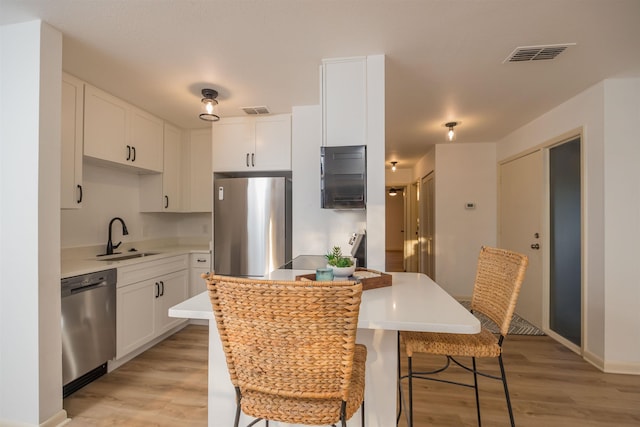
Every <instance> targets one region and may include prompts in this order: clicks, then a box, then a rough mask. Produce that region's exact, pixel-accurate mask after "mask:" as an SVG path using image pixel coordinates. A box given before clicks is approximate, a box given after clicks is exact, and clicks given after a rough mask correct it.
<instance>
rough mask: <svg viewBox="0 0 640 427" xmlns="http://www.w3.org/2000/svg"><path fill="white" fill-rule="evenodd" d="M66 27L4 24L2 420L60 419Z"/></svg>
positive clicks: (0, 119)
mask: <svg viewBox="0 0 640 427" xmlns="http://www.w3.org/2000/svg"><path fill="white" fill-rule="evenodd" d="M61 71H62V35H61V34H60V33H59V32H58V31H56V30H55V29H53V28H52V27H50V26H49V25H47V24H45V23H43V22H41V21H31V22H26V23H20V24H13V25H6V26H2V27H0V99H1V104H0V206H1V209H0V424H2V425H57V424H58V423H59V422H61V421H63V420H64V419H65V418H66V414H65V412H64V411H63V409H62V374H61V371H62V361H61V342H60V287H59V286H60V185H59V180H60V90H61V89H60V87H61V78H62V75H61Z"/></svg>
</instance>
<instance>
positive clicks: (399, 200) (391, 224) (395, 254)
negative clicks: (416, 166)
mask: <svg viewBox="0 0 640 427" xmlns="http://www.w3.org/2000/svg"><path fill="white" fill-rule="evenodd" d="M405 193H406V189H405V187H387V189H386V196H385V242H386V243H385V271H405V260H404V258H405V257H404V246H405Z"/></svg>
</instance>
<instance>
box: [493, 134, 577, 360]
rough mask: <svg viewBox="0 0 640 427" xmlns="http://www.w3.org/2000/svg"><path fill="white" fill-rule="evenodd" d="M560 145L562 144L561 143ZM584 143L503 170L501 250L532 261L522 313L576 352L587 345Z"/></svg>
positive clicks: (569, 142)
mask: <svg viewBox="0 0 640 427" xmlns="http://www.w3.org/2000/svg"><path fill="white" fill-rule="evenodd" d="M558 141H560V142H558ZM580 146H581V137H580V136H579V135H578V136H572V137H570V138H564V139H558V140H556V141H554V142H550V143H548V144H545V145H544V146H541V147H540V148H539V149H537V150H535V151H533V152H531V153H527V154H525V155H522V156H520V157H518V158H515V159H512V160H509V161H506V162H504V163H501V164H500V182H499V200H500V201H499V214H500V220H499V239H498V240H499V244H500V246H501V247H503V248H505V249H510V250H514V251H516V252H521V253H524V254H526V255H527V256H528V257H529V267H528V269H527V274H526V277H525V281H524V283H523V285H522V289H521V291H520V297H519V300H518V305H517V307H516V312H517V313H518V314H519V315H520V316H522V317H523V318H525V319H526V320H528V321H529V322H531V323H532V324H534V325H535V326H537V327H538V328H540V329H542V330H544V331H545V332H546V333H548V334H549V335H550V336H552V337H553V338H555V339H556V340H558V341H559V342H561V343H563V344H564V345H566V346H567V347H569V348H571V349H572V350H574V351H576V352H580V348H581V345H582V339H581V338H582V196H581V194H582V175H581V162H582V161H581V148H580Z"/></svg>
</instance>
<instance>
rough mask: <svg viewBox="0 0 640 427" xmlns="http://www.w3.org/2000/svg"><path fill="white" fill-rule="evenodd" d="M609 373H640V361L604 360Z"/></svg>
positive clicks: (605, 368)
mask: <svg viewBox="0 0 640 427" xmlns="http://www.w3.org/2000/svg"><path fill="white" fill-rule="evenodd" d="M604 371H605V372H606V373H608V374H626V375H640V362H616V361H613V362H608V361H606V362H604Z"/></svg>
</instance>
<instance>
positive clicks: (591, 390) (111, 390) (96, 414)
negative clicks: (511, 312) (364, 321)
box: [64, 325, 640, 427]
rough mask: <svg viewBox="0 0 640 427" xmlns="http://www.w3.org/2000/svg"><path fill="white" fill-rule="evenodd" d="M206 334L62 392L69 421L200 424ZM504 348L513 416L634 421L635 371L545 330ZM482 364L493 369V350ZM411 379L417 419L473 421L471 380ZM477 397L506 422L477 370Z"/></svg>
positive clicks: (551, 421)
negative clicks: (582, 351)
mask: <svg viewBox="0 0 640 427" xmlns="http://www.w3.org/2000/svg"><path fill="white" fill-rule="evenodd" d="M207 340H208V330H207V327H206V326H196V325H191V326H188V327H186V328H185V329H183V330H182V331H180V332H178V333H177V334H175V335H174V336H172V337H171V338H169V339H167V340H165V341H163V342H162V343H160V344H158V345H156V346H155V347H153V348H151V349H150V350H148V351H146V352H145V353H143V354H141V355H140V356H138V357H137V358H135V359H133V360H132V361H131V362H129V363H127V364H126V365H124V366H122V367H120V368H119V369H117V370H115V371H113V372H111V373H109V374H107V375H106V376H104V377H102V378H100V379H98V380H97V381H94V382H93V383H91V384H89V385H88V386H86V387H84V388H83V389H81V390H79V391H77V392H76V393H74V394H73V395H72V396H70V397H68V398H67V399H65V400H64V408H65V409H66V411H67V413H68V414H69V417H71V418H72V421H71V423H69V424H68V425H70V426H73V427H75V426H111V425H119V426H133V427H137V426H172V427H174V426H194V427H196V426H206V425H207ZM504 349H505V356H504V358H505V365H506V370H507V380H508V381H509V389H510V392H511V399H512V402H513V407H514V411H515V419H516V425H517V426H519V427H527V426H531V427H533V426H535V427H540V426H562V427H573V426H575V427H577V426H580V427H595V426H639V425H640V376H631V375H616V374H604V373H602V372H600V371H599V370H597V369H596V368H594V367H593V366H591V365H590V364H588V363H587V362H585V361H584V360H582V358H580V357H579V356H578V355H576V354H575V353H573V352H571V351H569V350H567V349H566V348H565V347H563V346H561V345H560V344H558V343H556V342H555V341H553V340H552V339H551V338H549V337H546V336H543V337H539V336H509V337H508V338H507V340H506V341H505V345H504ZM404 360H405V358H403V364H404ZM439 360H440V359H434V358H432V357H427V356H423V355H419V356H416V357H415V358H414V366H416V369H429V368H431V367H433V366H436V365H437V364H438V363H439ZM494 362H495V363H494ZM480 366H481V367H485V368H486V370H489V371H493V372H497V371H498V368H497V361H494V360H488V361H486V362H484V361H483V362H481V364H480ZM451 373H452V374H454V375H456V376H457V377H458V378H463V379H465V380H466V379H468V378H469V379H470V374H467V373H466V372H460V371H458V372H457V373H456V372H455V371H451ZM414 384H415V387H414V393H415V395H414V398H415V406H416V409H415V411H416V414H415V417H416V420H415V426H416V427H418V426H456V427H457V426H474V425H476V415H475V402H474V397H473V390H472V389H466V388H463V387H456V386H451V385H448V384H439V383H435V382H432V381H416V382H415V383H414ZM480 402H481V409H482V419H483V423H484V425H485V426H507V425H509V417H508V414H507V409H506V404H505V403H504V394H503V391H502V388H501V384H500V382H498V381H493V380H488V379H481V380H480ZM232 406H233V405H230V407H229V410H230V411H233V410H234V408H233V407H232ZM400 425H401V426H403V427H405V426H406V422H405V421H404V418H403V419H402V420H401V423H400ZM212 427H227V426H212ZM389 427H393V426H389Z"/></svg>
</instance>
